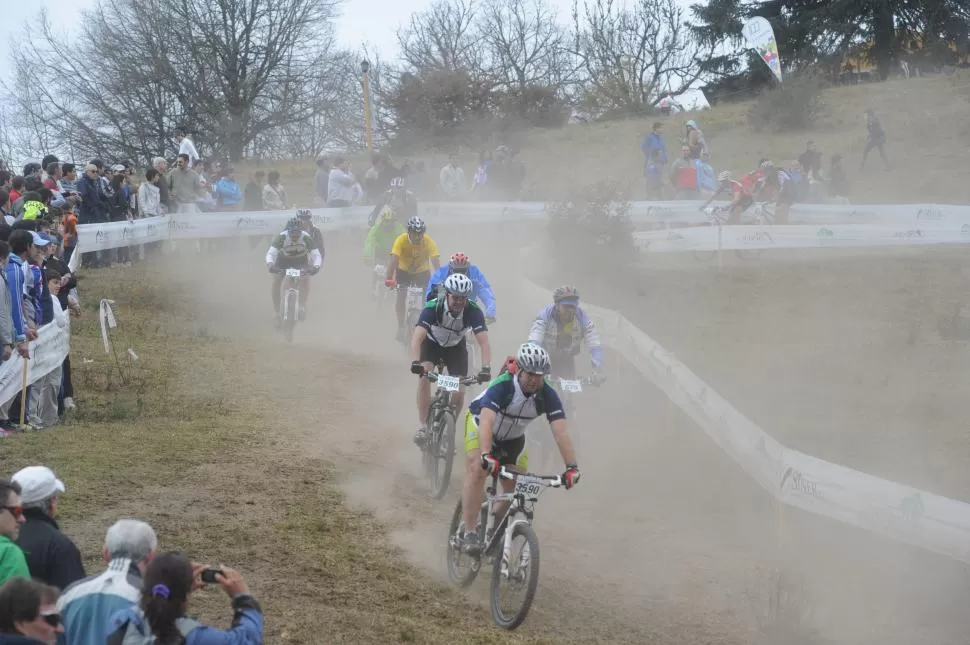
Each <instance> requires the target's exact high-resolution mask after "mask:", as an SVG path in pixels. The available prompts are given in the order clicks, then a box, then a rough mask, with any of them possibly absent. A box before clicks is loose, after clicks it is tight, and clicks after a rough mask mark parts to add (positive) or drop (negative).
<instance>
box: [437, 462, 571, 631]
mask: <svg viewBox="0 0 970 645" xmlns="http://www.w3.org/2000/svg"><path fill="white" fill-rule="evenodd" d="M500 478H501V479H507V480H514V481H515V489H514V490H513V492H511V493H499V492H498V490H499V487H498V481H499V479H500ZM562 484H563V482H562V478H561V477H560V476H559V475H536V474H533V473H527V472H523V471H520V470H518V469H517V468H514V467H512V466H502V468H501V470H500V471H499V473H498V474H497V475H492V477H491V480H490V482H489V484H488V485H487V487H486V489H485V501H484V502H483V503H482V509H481V514H480V517H479V521H478V539H479V541H480V543H481V544H482V551H481V553H480V554H477V555H473V554H469V553H466V552H463V551H462V549H461V536H462V533H463V532H464V522H463V521H462V506H461V500H458V505H457V506H455V512H454V514H453V515H452V517H451V524H450V525H449V527H448V577H449V578H451V581H452V582H453V583H455V584H456V585H458V586H459V587H462V588H464V587H468V586H469V585H470V584H471V583H472V582H474V580H475V578H476V577H477V576H478V572H479V571H480V570H481V566H482V563H483V562H484V563H485V564H489V565H491V566H492V583H491V593H490V594H489V599H490V605H491V608H492V620H493V621H494V622H495V624H496V625H498V626H499V627H501V628H503V629H515V628H516V627H518V626H519V625H521V624H522V621H524V620H525V618H526V616H527V615H528V613H529V609H531V608H532V601H533V600H534V599H535V595H536V588H537V587H538V585H539V538H538V537H537V536H536V533H535V530H534V529H533V528H532V520H533V518H534V516H535V504H536V502H537V501H538V500H539V496H540V495H541V494H542V492H543V491H545V489H547V488H559V487H560V486H562ZM503 503H507V504H508V508H507V509H506V510H505V513H504V515H502V518H501V520H499V521H496V517H495V515H494V510H495V507H496V506H498V505H500V504H503ZM517 538H521V539H522V542H523V544H522V546H521V547H520V549H519V550H518V551H516V550H515V549H513V542H515V541H516V539H517ZM503 584H505V585H508V586H509V587H510V588H512V590H515V591H524V592H525V597H524V598H523V599H522V601H521V602H518V603H513V604H511V605H510V606H509V607H508V608H506V607H503V603H502V600H503V598H502V596H503V594H502V591H503V589H502V587H503Z"/></svg>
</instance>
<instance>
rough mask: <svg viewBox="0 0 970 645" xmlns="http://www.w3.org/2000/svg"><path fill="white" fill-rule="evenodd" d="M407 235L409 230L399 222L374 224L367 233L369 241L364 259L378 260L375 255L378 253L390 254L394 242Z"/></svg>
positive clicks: (366, 244) (365, 245) (365, 247)
mask: <svg viewBox="0 0 970 645" xmlns="http://www.w3.org/2000/svg"><path fill="white" fill-rule="evenodd" d="M406 234H407V230H406V229H405V228H404V225H403V224H401V223H400V222H399V221H397V220H394V221H392V222H390V223H386V222H378V223H377V224H374V226H372V227H371V229H370V231H369V232H368V233H367V241H366V242H364V259H365V260H373V259H377V258H375V255H377V254H378V253H384V254H390V252H391V247H392V246H394V241H395V240H397V238H398V237H400V236H401V235H406Z"/></svg>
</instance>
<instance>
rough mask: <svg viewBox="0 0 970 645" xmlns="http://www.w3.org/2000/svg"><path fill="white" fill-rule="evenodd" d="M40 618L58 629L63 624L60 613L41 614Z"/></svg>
mask: <svg viewBox="0 0 970 645" xmlns="http://www.w3.org/2000/svg"><path fill="white" fill-rule="evenodd" d="M40 617H41V618H43V619H44V622H45V623H47V624H48V625H50V626H51V627H54V628H57V627H59V626H60V624H61V615H60V614H58V613H53V614H41V615H40Z"/></svg>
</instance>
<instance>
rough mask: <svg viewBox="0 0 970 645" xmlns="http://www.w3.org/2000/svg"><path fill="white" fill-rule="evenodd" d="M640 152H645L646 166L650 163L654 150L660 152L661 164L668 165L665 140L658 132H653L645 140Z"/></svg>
mask: <svg viewBox="0 0 970 645" xmlns="http://www.w3.org/2000/svg"><path fill="white" fill-rule="evenodd" d="M640 150H641V151H642V152H643V163H644V166H646V164H647V163H648V162H649V161H650V157H651V155H653V151H654V150H659V151H660V163H662V164H666V163H667V146H665V145H664V140H663V139H661V138H660V135H659V134H657V133H656V132H651V133H650V134H648V135H647V136H645V137H644V138H643V141H642V142H641V143H640Z"/></svg>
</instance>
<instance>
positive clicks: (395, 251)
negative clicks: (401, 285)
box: [391, 233, 441, 273]
mask: <svg viewBox="0 0 970 645" xmlns="http://www.w3.org/2000/svg"><path fill="white" fill-rule="evenodd" d="M391 255H396V256H397V257H398V267H400V269H401V270H402V271H406V272H407V273H422V272H424V271H430V270H431V258H436V257H438V256H440V255H441V254H440V253H439V252H438V245H437V244H435V242H434V240H432V239H431V236H429V235H428V234H427V233H426V234H425V235H424V236H422V238H421V242H419V243H418V244H412V243H411V239H410V238H409V237H408V234H407V233H404V234H402V235H399V236H398V238H397V239H396V240H394V244H393V245H392V246H391Z"/></svg>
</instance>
